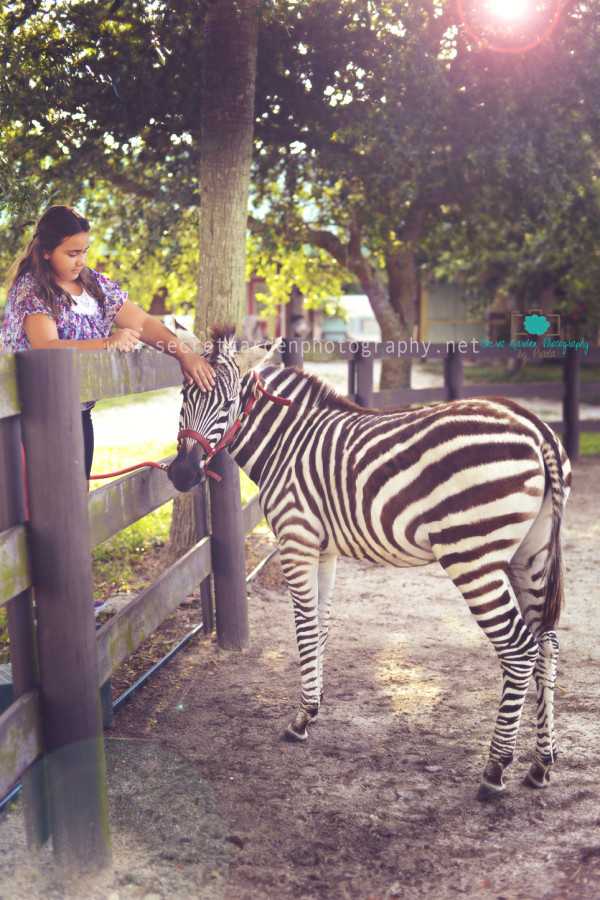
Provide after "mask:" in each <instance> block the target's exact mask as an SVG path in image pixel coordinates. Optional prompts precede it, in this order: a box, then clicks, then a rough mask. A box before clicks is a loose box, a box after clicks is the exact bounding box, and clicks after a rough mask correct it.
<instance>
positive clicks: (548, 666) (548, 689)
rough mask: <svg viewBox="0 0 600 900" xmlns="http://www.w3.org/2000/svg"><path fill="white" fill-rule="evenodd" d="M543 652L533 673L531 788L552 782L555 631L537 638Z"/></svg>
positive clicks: (528, 775)
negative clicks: (534, 737) (534, 731)
mask: <svg viewBox="0 0 600 900" xmlns="http://www.w3.org/2000/svg"><path fill="white" fill-rule="evenodd" d="M538 644H539V648H540V652H539V655H538V658H537V661H536V664H535V668H534V670H533V678H534V681H535V686H536V692H537V742H536V748H535V759H534V761H533V762H532V764H531V766H530V767H529V772H528V773H527V775H526V776H525V783H526V784H528V785H529V786H530V787H534V788H543V787H547V786H548V784H549V783H550V767H551V765H552V763H553V762H554V761H555V760H556V742H555V738H554V685H555V683H556V668H557V663H558V638H557V637H556V634H555V633H554V632H553V631H546V632H544V633H543V634H541V635H539V636H538Z"/></svg>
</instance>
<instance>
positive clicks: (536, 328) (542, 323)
mask: <svg viewBox="0 0 600 900" xmlns="http://www.w3.org/2000/svg"><path fill="white" fill-rule="evenodd" d="M524 327H525V331H527V332H528V333H529V334H545V333H546V332H547V331H548V329H549V328H550V322H549V321H548V319H547V318H546V316H538V315H536V314H535V313H533V314H532V315H530V316H525V322H524Z"/></svg>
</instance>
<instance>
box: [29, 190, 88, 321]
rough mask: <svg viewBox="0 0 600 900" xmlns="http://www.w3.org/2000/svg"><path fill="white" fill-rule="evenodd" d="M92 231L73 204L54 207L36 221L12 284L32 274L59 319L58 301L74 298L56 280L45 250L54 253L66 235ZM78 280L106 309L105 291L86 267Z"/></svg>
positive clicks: (70, 300)
mask: <svg viewBox="0 0 600 900" xmlns="http://www.w3.org/2000/svg"><path fill="white" fill-rule="evenodd" d="M89 230H90V225H89V222H88V220H87V219H85V218H84V217H83V216H82V215H81V214H80V213H78V212H77V210H75V209H73V208H72V207H70V206H51V207H50V209H47V210H46V212H45V213H44V215H43V216H42V218H41V219H40V220H39V222H38V223H37V227H36V229H35V233H34V235H33V237H32V239H31V240H30V242H29V244H28V245H27V247H26V248H25V251H24V252H23V254H22V255H21V256H20V257H19V259H18V260H17V262H16V263H15V269H16V272H15V276H14V279H13V283H14V281H15V280H16V279H17V278H19V276H20V275H25V274H27V273H30V274H31V275H33V277H34V278H35V279H36V281H37V282H38V284H39V286H40V290H39V293H40V296H41V298H42V300H43V301H44V306H45V307H46V309H47V310H48V312H50V313H52V316H53V317H54V318H55V319H56V321H58V320H59V319H60V308H59V305H58V301H59V300H61V299H62V300H63V301H64V302H66V304H67V306H69V307H70V306H72V305H73V302H74V301H73V297H72V296H71V295H70V294H69V293H68V292H67V291H65V290H64V288H61V287H59V285H58V284H57V283H56V281H55V278H54V273H53V272H52V268H51V266H50V263H49V262H48V260H47V259H44V252H46V253H52V251H53V250H56V248H57V247H58V246H59V244H62V242H63V241H64V239H65V238H68V237H72V236H73V235H74V234H80V233H81V232H82V231H85V232H88V231H89ZM78 281H80V282H81V285H82V287H83V288H84V290H86V291H87V293H88V294H90V296H91V297H94V299H95V300H97V301H98V303H99V304H100V306H101V308H102V309H103V310H104V294H103V293H102V289H101V287H100V285H99V284H98V282H97V281H96V279H95V278H94V276H93V275H92V273H91V272H90V270H89V269H88V268H87V266H85V267H84V268H83V269H82V270H81V272H80V273H79V276H78Z"/></svg>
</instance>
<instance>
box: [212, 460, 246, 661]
mask: <svg viewBox="0 0 600 900" xmlns="http://www.w3.org/2000/svg"><path fill="white" fill-rule="evenodd" d="M211 468H212V470H213V472H214V473H215V475H220V476H221V478H222V481H220V482H217V481H215V480H214V479H211V482H210V488H209V490H210V517H211V535H212V536H211V554H212V568H213V584H214V589H215V616H216V620H217V641H218V643H219V646H220V647H222V648H223V649H224V650H243V649H244V647H247V646H248V644H249V640H250V633H249V628H248V601H247V596H246V551H245V544H244V526H243V521H242V496H241V490H240V470H239V468H238V466H237V465H236V463H235V462H234V461H233V459H232V458H231V457H230V455H229V453H226V452H221V453H217V455H216V456H215V457H214V459H213V461H212V462H211Z"/></svg>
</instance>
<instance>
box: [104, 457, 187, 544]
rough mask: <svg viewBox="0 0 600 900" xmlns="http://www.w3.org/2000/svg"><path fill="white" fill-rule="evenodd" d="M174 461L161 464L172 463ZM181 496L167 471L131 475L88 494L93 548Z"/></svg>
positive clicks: (149, 470) (138, 472) (142, 471)
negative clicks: (168, 476)
mask: <svg viewBox="0 0 600 900" xmlns="http://www.w3.org/2000/svg"><path fill="white" fill-rule="evenodd" d="M173 458H174V457H172V456H170V457H168V458H167V459H164V460H161V462H163V463H168V462H169V461H170V460H171V459H173ZM176 496H177V491H176V490H175V488H174V487H173V485H172V484H171V482H170V481H169V479H168V478H167V475H166V473H165V472H164V471H162V470H160V469H154V468H148V469H140V470H139V471H137V472H131V473H130V474H129V475H125V476H124V477H123V478H119V480H118V481H111V482H110V484H105V485H103V486H102V487H100V488H98V489H97V490H95V491H90V493H89V494H88V511H89V515H90V531H91V536H92V547H97V546H98V545H99V544H101V543H102V542H103V541H106V540H108V538H110V537H112V536H113V535H115V534H118V532H119V531H121V530H122V529H123V528H127V527H128V526H129V525H132V524H133V522H137V521H138V519H142V518H143V517H144V516H147V515H148V513H151V512H153V511H154V510H155V509H158V507H159V506H162V505H163V503H167V502H168V501H169V500H172V499H173V498H174V497H176Z"/></svg>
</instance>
